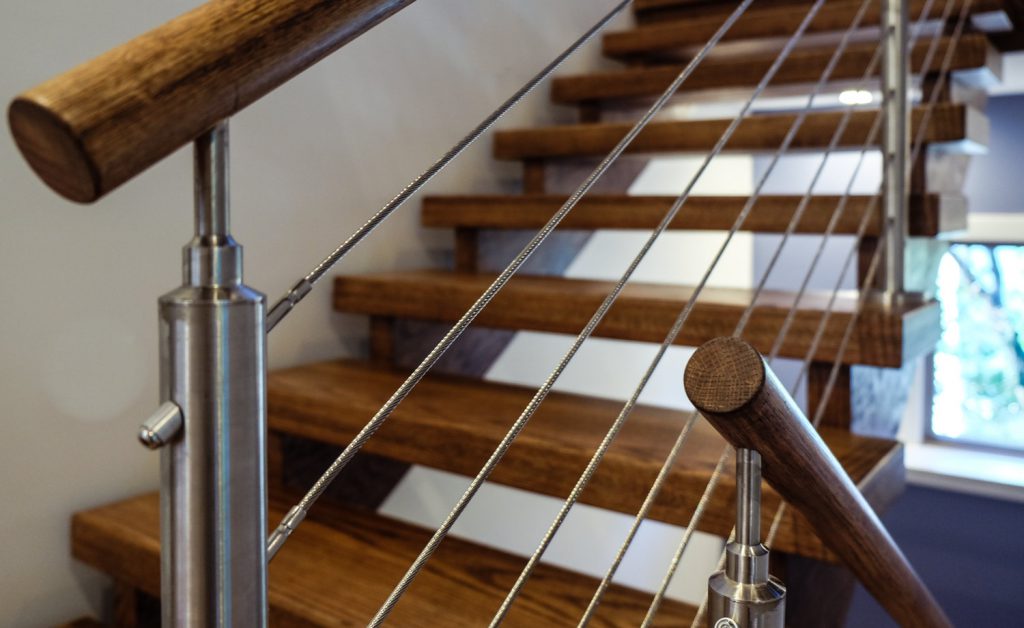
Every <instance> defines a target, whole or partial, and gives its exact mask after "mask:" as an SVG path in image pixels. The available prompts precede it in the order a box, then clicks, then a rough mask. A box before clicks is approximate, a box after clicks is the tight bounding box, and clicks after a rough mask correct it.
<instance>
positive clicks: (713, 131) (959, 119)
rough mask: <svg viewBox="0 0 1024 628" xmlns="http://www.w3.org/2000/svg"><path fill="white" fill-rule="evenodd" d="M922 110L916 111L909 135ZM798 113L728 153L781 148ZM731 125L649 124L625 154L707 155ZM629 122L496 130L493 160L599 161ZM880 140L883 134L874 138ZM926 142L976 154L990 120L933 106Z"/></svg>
mask: <svg viewBox="0 0 1024 628" xmlns="http://www.w3.org/2000/svg"><path fill="white" fill-rule="evenodd" d="M876 115H877V111H876V110H874V109H864V110H859V111H855V112H854V113H853V115H851V116H850V122H849V125H848V126H847V127H846V129H845V131H844V132H843V134H842V136H841V137H840V139H839V142H838V147H839V148H841V149H860V148H861V147H863V146H864V143H865V141H866V140H867V138H868V135H869V133H870V129H871V127H872V125H873V123H874V120H875V116H876ZM923 115H924V110H923V109H922V108H920V107H917V108H915V109H914V114H913V122H914V124H913V128H914V130H913V132H914V133H916V132H917V130H916V129H917V124H918V123H920V122H921V120H922V119H923ZM842 117H843V113H842V112H836V111H827V112H815V113H811V114H809V115H807V117H806V119H805V121H804V123H803V124H802V125H801V127H800V130H799V131H797V133H796V135H795V137H794V139H793V141H792V143H791V148H792V150H800V149H816V148H817V149H821V148H825V147H827V146H828V145H829V142H830V141H831V139H832V135H833V134H834V133H835V130H836V128H837V126H838V125H839V122H840V120H841V119H842ZM795 119H796V114H788V113H787V114H763V115H756V116H751V117H748V118H746V119H745V120H744V121H743V122H742V123H740V125H739V126H738V128H737V129H736V131H735V133H734V134H733V135H732V137H731V139H730V140H729V142H728V144H727V145H726V150H727V151H728V150H731V151H766V150H775V149H776V148H778V147H779V145H781V144H782V141H783V138H784V137H785V136H786V134H787V133H788V132H789V129H790V127H792V126H793V122H794V121H795ZM730 122H731V121H730V120H683V121H667V122H652V123H650V124H648V125H647V127H646V128H645V129H644V130H643V131H642V132H641V133H640V135H639V136H637V138H636V139H635V140H633V142H632V144H630V146H629V147H628V148H627V149H626V151H627V152H628V153H666V152H668V153H672V152H693V151H701V152H702V151H707V150H710V149H711V148H712V147H714V145H715V144H716V142H718V140H719V138H720V137H721V136H722V134H723V133H724V132H725V130H726V129H727V128H728V126H729V124H730ZM632 126H633V125H632V124H629V123H614V122H608V123H601V124H574V125H560V126H552V127H542V128H533V129H516V130H509V131H499V132H498V133H496V134H495V136H494V156H495V157H496V158H497V159H506V160H520V159H540V158H549V159H550V158H559V157H583V156H599V155H601V156H603V155H605V154H607V153H608V152H610V151H611V150H612V148H614V147H615V145H616V144H617V143H618V142H619V141H620V140H621V139H622V138H623V137H624V136H625V135H626V134H627V133H628V132H629V130H630V129H631V128H632ZM878 138H879V139H878V141H880V138H881V135H878ZM924 139H925V141H926V142H929V143H940V142H942V143H961V144H963V145H964V149H965V150H978V147H979V146H984V145H985V144H986V142H987V141H988V121H987V120H986V119H985V117H984V116H983V115H982V114H981V113H979V112H977V111H974V110H973V109H971V108H969V107H966V106H964V105H955V104H941V105H936V107H935V108H934V109H933V110H932V115H931V118H930V121H929V124H928V129H927V130H926V131H925V133H924Z"/></svg>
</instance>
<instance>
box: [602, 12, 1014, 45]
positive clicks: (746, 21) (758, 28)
mask: <svg viewBox="0 0 1024 628" xmlns="http://www.w3.org/2000/svg"><path fill="white" fill-rule="evenodd" d="M962 1H963V0H961V1H960V2H957V3H956V7H955V8H954V13H953V14H954V15H958V13H959V10H960V6H961V4H962ZM861 4H862V2H861V0H830V1H829V2H828V3H826V5H825V6H824V7H822V9H821V10H820V11H818V14H817V15H816V16H815V17H814V19H813V20H812V21H811V23H810V25H809V26H808V29H807V33H828V32H840V33H841V32H844V31H846V29H848V28H849V27H850V25H851V24H852V23H853V20H854V17H855V16H856V14H857V12H858V10H859V9H860V6H861ZM810 5H811V3H810V2H807V3H801V4H799V5H796V6H793V5H776V6H771V5H769V6H765V7H758V6H756V5H754V6H753V7H751V8H749V9H748V10H747V11H746V13H745V14H744V15H743V16H741V17H740V18H739V20H737V21H736V24H735V25H734V26H733V27H732V28H731V29H729V31H728V32H727V33H726V34H725V37H724V38H723V41H737V40H750V39H764V38H778V37H790V36H792V35H793V33H795V32H796V29H797V27H798V26H799V25H800V23H801V22H802V21H803V20H804V18H805V17H806V15H807V11H808V10H809V9H810ZM908 5H909V11H910V13H909V19H912V20H915V19H917V18H918V17H920V15H921V12H922V10H923V8H924V7H925V5H926V0H909V2H908ZM733 9H735V4H728V5H725V6H723V9H722V11H721V12H719V13H714V12H711V11H707V10H705V11H704V12H703V13H704V14H703V15H696V16H687V15H686V10H685V9H682V10H680V9H674V8H673V9H668V8H666V7H665V6H662V7H659V10H660V12H661V13H662V15H663V16H665V15H671V16H672V17H674V18H678V19H671V20H668V21H665V22H664V23H655V24H646V25H642V26H638V27H636V28H632V29H629V30H623V31H617V32H612V33H608V34H606V35H605V36H604V39H603V51H604V54H605V55H607V56H610V57H614V58H619V59H628V58H635V57H638V56H652V55H654V56H658V55H661V56H664V55H666V54H667V53H672V52H675V51H678V50H679V49H685V48H690V47H693V46H703V45H704V44H705V43H706V42H707V41H708V40H709V39H711V36H712V35H714V33H715V32H716V31H717V30H718V29H719V28H720V27H721V25H722V23H723V22H724V21H725V18H726V17H727V16H728V15H729V14H730V13H731V12H732V10H733ZM670 10H671V11H672V13H669V11H670ZM1002 10H1003V6H1002V3H1001V2H1000V1H999V0H978V1H975V2H973V3H972V5H971V12H972V13H985V12H990V11H1002ZM941 12H942V9H941V7H938V8H936V7H934V6H933V8H932V9H931V13H930V15H932V16H934V17H935V18H938V16H939V15H940V14H941ZM880 20H881V12H880V5H879V4H878V3H871V6H870V7H869V8H868V10H867V12H866V13H865V16H864V19H863V20H862V21H861V25H862V26H865V27H866V26H878V25H879V24H880Z"/></svg>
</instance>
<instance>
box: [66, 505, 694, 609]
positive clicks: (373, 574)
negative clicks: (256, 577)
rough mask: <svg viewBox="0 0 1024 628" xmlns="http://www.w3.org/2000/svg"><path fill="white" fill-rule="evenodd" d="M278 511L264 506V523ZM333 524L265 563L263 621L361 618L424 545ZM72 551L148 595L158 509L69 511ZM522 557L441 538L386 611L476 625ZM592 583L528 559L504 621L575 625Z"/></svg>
mask: <svg viewBox="0 0 1024 628" xmlns="http://www.w3.org/2000/svg"><path fill="white" fill-rule="evenodd" d="M282 512H283V511H282V510H279V509H278V508H272V512H271V521H272V522H275V523H276V521H277V520H278V519H279V518H280V517H281V515H282ZM332 520H333V521H334V524H333V525H332V527H328V526H325V525H322V524H320V523H318V522H316V521H310V520H307V521H306V522H305V523H304V524H303V525H302V526H301V527H300V528H299V529H298V530H297V531H296V532H295V534H294V535H293V536H292V537H291V539H290V540H289V541H288V544H287V545H285V546H284V548H283V549H282V550H281V552H280V554H278V556H277V557H276V558H275V559H274V561H273V562H272V563H271V564H270V574H269V579H270V594H269V601H270V624H271V625H272V626H276V627H280V628H292V627H297V626H303V627H309V626H325V627H326V626H355V625H365V624H366V623H367V621H368V620H369V619H370V618H371V617H372V616H373V614H374V613H375V612H376V610H377V608H378V606H379V605H380V604H381V602H383V601H384V599H385V597H386V596H387V594H388V593H390V591H391V589H392V587H393V586H394V585H395V583H396V582H398V580H399V578H400V577H401V575H402V574H403V573H404V572H405V570H406V568H407V567H408V566H409V564H410V563H411V562H412V560H413V559H414V558H415V557H416V555H417V554H418V553H419V551H420V550H421V549H422V547H423V545H424V544H426V542H427V539H428V538H429V535H430V533H429V532H427V531H426V530H421V529H417V528H414V527H412V526H409V525H406V524H402V523H399V522H397V521H393V520H391V519H387V518H384V517H380V516H376V515H373V514H370V513H363V512H359V511H342V512H340V513H339V516H336V517H332ZM72 551H73V553H74V555H75V557H76V558H78V559H79V560H81V561H83V562H85V563H87V564H89V565H92V566H93V567H95V568H97V569H99V570H101V571H103V572H105V573H108V574H111V575H113V576H114V577H116V578H118V579H123V580H124V581H126V582H128V583H130V584H132V585H133V586H135V587H137V588H139V589H140V590H142V591H145V592H147V593H149V594H151V595H156V594H158V593H159V579H160V567H159V551H160V538H159V505H158V500H157V497H156V495H146V496H142V497H138V498H134V499H129V500H126V501H123V502H119V503H116V504H111V505H109V506H104V507H101V508H96V509H94V510H89V511H85V512H80V513H77V514H76V515H75V516H74V518H73V520H72ZM524 562H525V559H523V558H519V557H516V556H511V555H509V554H505V553H502V552H499V551H497V550H493V549H490V548H486V547H482V546H479V545H474V544H472V543H468V542H466V541H461V540H458V539H454V538H449V539H448V540H446V541H445V543H444V544H443V545H442V546H441V547H440V549H439V550H438V551H437V553H436V554H435V555H434V556H433V558H432V559H431V561H430V562H429V563H428V564H427V566H426V567H425V568H424V569H423V571H422V572H421V573H420V574H419V576H418V577H417V578H416V580H415V581H414V582H413V584H412V586H411V587H410V589H409V590H408V592H407V593H406V594H405V596H403V597H402V599H401V601H400V602H399V603H398V605H397V606H396V608H395V610H394V612H393V614H392V615H391V616H390V618H389V623H390V624H392V625H395V626H411V627H424V628H425V627H434V626H479V625H486V624H487V622H488V621H490V619H491V616H492V615H493V614H494V612H495V611H496V610H497V608H498V606H499V604H500V603H501V600H502V599H503V598H504V596H505V593H506V592H507V591H508V588H509V587H510V586H511V585H512V583H513V582H514V581H515V578H516V576H517V575H518V574H519V571H520V569H521V568H522V565H523V564H524ZM596 586H597V581H596V580H595V579H594V578H590V577H586V576H582V575H578V574H575V573H572V572H570V571H566V570H564V569H559V568H556V567H551V566H548V565H544V564H542V565H539V566H538V567H537V570H536V571H535V572H534V575H533V577H532V578H531V579H530V581H529V582H528V583H527V585H526V587H525V589H524V590H523V594H522V596H521V597H520V598H519V600H518V601H517V602H516V603H515V605H514V606H513V607H512V610H511V611H510V615H509V617H508V619H507V620H506V623H505V625H508V626H522V627H524V628H535V627H537V626H575V625H576V622H577V621H578V620H579V617H580V615H581V614H582V612H583V609H584V608H586V605H587V602H588V601H589V599H590V596H591V595H592V594H593V591H594V589H595V588H596ZM649 601H650V596H649V595H648V594H644V593H640V592H637V591H635V590H632V589H627V588H625V587H622V586H618V585H613V587H612V588H611V589H610V590H609V591H608V595H607V596H606V597H605V601H604V602H603V603H602V604H601V607H600V609H599V610H598V614H597V616H596V617H595V622H594V623H593V624H591V625H594V626H604V627H613V626H626V625H637V624H639V623H640V620H641V619H642V618H643V614H644V612H645V611H646V609H647V605H648V603H649ZM693 614H694V609H693V608H692V607H689V606H686V605H684V604H681V603H678V602H674V601H671V600H667V601H666V602H665V605H664V606H663V608H662V610H661V612H660V614H659V616H658V625H659V626H678V625H688V624H689V622H690V621H691V619H692V617H693Z"/></svg>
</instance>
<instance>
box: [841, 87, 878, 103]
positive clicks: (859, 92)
mask: <svg viewBox="0 0 1024 628" xmlns="http://www.w3.org/2000/svg"><path fill="white" fill-rule="evenodd" d="M872 100H874V98H873V97H872V96H871V92H869V91H867V90H865V89H847V90H844V91H842V92H839V102H841V103H843V104H844V105H869V104H871V101H872Z"/></svg>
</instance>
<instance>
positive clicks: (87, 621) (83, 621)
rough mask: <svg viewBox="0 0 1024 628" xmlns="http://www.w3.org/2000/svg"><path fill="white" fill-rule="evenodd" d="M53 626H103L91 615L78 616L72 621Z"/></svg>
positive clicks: (59, 627) (86, 627)
mask: <svg viewBox="0 0 1024 628" xmlns="http://www.w3.org/2000/svg"><path fill="white" fill-rule="evenodd" d="M54 628H103V624H102V623H100V622H99V621H97V620H95V619H93V618H92V617H80V618H78V619H76V620H74V621H69V622H67V623H64V624H60V625H59V626H54Z"/></svg>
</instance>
